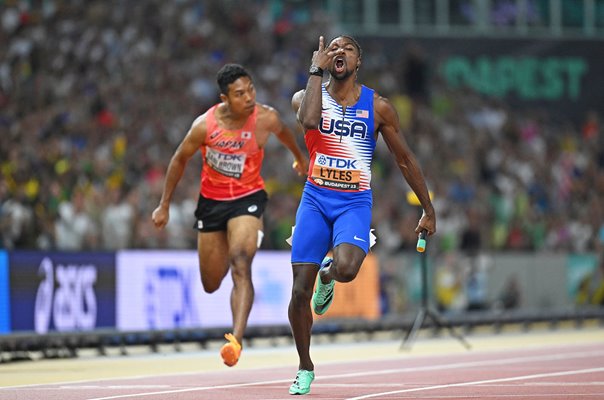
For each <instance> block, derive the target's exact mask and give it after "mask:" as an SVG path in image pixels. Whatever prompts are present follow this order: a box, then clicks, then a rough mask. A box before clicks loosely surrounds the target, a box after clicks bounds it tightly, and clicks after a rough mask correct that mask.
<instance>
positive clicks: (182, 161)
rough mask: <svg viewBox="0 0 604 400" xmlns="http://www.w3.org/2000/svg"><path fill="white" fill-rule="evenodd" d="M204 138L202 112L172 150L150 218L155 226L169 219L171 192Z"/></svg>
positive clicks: (165, 222)
mask: <svg viewBox="0 0 604 400" xmlns="http://www.w3.org/2000/svg"><path fill="white" fill-rule="evenodd" d="M205 138H206V114H203V115H201V116H199V117H197V118H196V119H195V121H193V124H192V125H191V128H190V129H189V131H188V132H187V134H186V136H185V137H184V139H183V140H182V142H181V143H180V145H179V146H178V148H177V149H176V151H175V152H174V155H173V156H172V159H171V160H170V164H168V170H167V172H166V180H165V182H164V190H163V192H162V196H161V200H160V201H159V205H158V206H157V208H156V209H155V210H154V211H153V215H152V219H153V223H154V224H155V226H156V227H157V228H163V227H164V226H166V224H167V223H168V220H169V219H170V214H169V209H170V201H171V200H172V194H173V193H174V189H175V188H176V185H177V184H178V182H179V181H180V179H181V178H182V175H183V173H184V171H185V167H186V166H187V163H188V162H189V160H190V159H191V157H193V155H194V154H195V152H197V150H198V149H199V147H200V146H201V145H202V143H203V142H204V141H205Z"/></svg>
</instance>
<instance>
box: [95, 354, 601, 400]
mask: <svg viewBox="0 0 604 400" xmlns="http://www.w3.org/2000/svg"><path fill="white" fill-rule="evenodd" d="M599 356H604V351H581V352H571V353H563V354H550V355H539V356H526V357H512V358H507V359H499V360H482V361H467V362H460V363H452V364H441V365H429V366H424V367H407V368H396V369H384V370H374V371H363V372H355V373H347V374H334V375H325V376H318V377H317V378H316V380H324V379H338V378H355V377H362V376H374V375H385V374H400V373H404V372H426V371H437V370H450V369H460V368H471V367H485V366H499V365H510V364H518V363H526V362H541V361H555V360H568V359H572V358H577V359H579V358H590V357H599ZM596 369H598V370H602V371H604V367H602V368H596ZM527 376H528V375H527ZM552 376H556V375H552ZM503 379H509V378H503ZM290 382H292V379H279V380H270V381H261V382H250V383H237V384H227V385H216V386H202V387H195V388H186V389H175V390H164V391H156V392H147V393H132V394H124V395H114V396H106V397H94V398H88V399H87V400H113V399H125V398H131V397H145V396H156V395H166V394H175V393H186V392H196V391H207V390H215V389H230V388H240V387H250V386H262V385H273V384H280V383H290ZM476 382H481V381H476ZM484 382H485V383H489V381H488V380H487V381H484ZM493 382H498V381H497V380H494V381H493ZM459 385H468V383H461V384H459ZM444 387H446V386H444ZM434 388H437V387H436V386H434ZM408 390H409V391H418V390H429V389H425V388H414V389H408ZM388 393H404V391H402V392H401V391H395V392H388ZM380 395H386V394H380ZM370 397H378V395H375V394H373V395H370ZM370 397H358V399H364V398H370ZM354 399H357V398H354ZM351 400H352V399H351Z"/></svg>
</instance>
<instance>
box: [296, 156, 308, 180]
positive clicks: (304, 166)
mask: <svg viewBox="0 0 604 400" xmlns="http://www.w3.org/2000/svg"><path fill="white" fill-rule="evenodd" d="M292 168H293V169H294V170H296V172H297V173H298V176H304V175H306V174H307V173H308V159H307V158H306V157H304V159H303V160H302V161H301V162H299V161H298V160H296V161H294V163H293V164H292Z"/></svg>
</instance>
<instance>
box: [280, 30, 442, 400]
mask: <svg viewBox="0 0 604 400" xmlns="http://www.w3.org/2000/svg"><path fill="white" fill-rule="evenodd" d="M360 65H361V47H360V46H359V44H358V43H357V41H356V40H355V39H354V38H352V37H350V36H338V37H336V38H335V39H333V40H332V41H331V42H330V43H329V45H328V46H327V47H325V44H324V39H323V37H322V36H321V37H320V38H319V48H318V50H317V51H315V52H314V53H313V57H312V65H311V67H310V70H309V78H308V83H307V84H306V89H305V90H301V91H299V92H297V93H296V94H294V96H293V98H292V106H293V108H294V111H295V112H296V115H297V118H298V121H299V123H300V125H301V126H302V128H303V130H304V140H305V142H306V146H307V148H308V151H309V155H310V165H309V169H308V180H307V182H306V185H305V187H304V192H303V194H302V199H301V200H300V205H299V207H298V212H297V214H296V226H295V230H294V233H293V237H292V268H293V276H294V281H293V288H292V297H291V301H290V304H289V320H290V324H291V329H292V334H293V336H294V340H295V342H296V349H297V351H298V356H299V365H298V373H297V375H296V379H295V380H294V383H293V384H292V385H291V387H290V388H289V393H290V394H294V395H296V394H306V393H309V392H310V384H311V383H312V381H313V380H314V377H315V374H314V364H313V362H312V360H311V358H310V336H311V327H312V323H313V316H312V311H311V309H310V307H309V304H310V302H311V296H312V307H313V309H314V311H315V313H317V314H323V313H325V312H326V311H327V309H328V308H329V306H330V305H331V302H332V300H333V295H334V285H335V282H336V281H337V282H350V281H352V280H353V279H354V278H355V277H356V275H357V273H358V272H359V268H360V267H361V264H362V263H363V260H364V259H365V256H366V255H367V252H368V251H369V242H370V223H371V207H372V193H371V186H370V184H371V161H372V159H373V151H374V149H375V144H376V140H377V138H378V133H381V134H382V136H383V138H384V140H385V141H386V144H387V145H388V148H389V149H390V151H391V152H392V154H393V155H394V157H395V159H396V163H397V165H398V166H399V168H400V170H401V172H402V174H403V177H404V178H405V180H406V181H407V183H408V184H409V186H410V187H411V189H412V190H413V191H414V192H415V194H416V195H417V197H418V199H419V201H420V203H421V205H422V207H423V214H422V216H421V218H420V220H419V223H418V224H417V227H416V228H415V232H416V233H418V234H419V233H420V232H421V231H422V230H425V231H427V233H428V235H432V234H434V233H435V232H436V216H435V214H434V208H433V206H432V202H431V201H430V196H429V194H428V189H427V187H426V182H425V180H424V176H423V174H422V171H421V169H420V167H419V165H418V163H417V161H416V159H415V156H414V155H413V153H412V152H411V150H410V149H409V147H408V146H407V143H406V141H405V139H404V138H403V135H402V134H401V130H400V126H399V119H398V115H397V113H396V110H395V109H394V107H393V106H392V104H391V103H390V102H389V101H388V100H387V99H386V98H384V97H381V96H380V95H378V94H377V93H375V91H373V90H372V89H369V88H368V87H366V86H364V85H361V84H359V83H357V71H358V69H359V66H360ZM324 71H328V72H329V75H330V77H329V80H328V81H327V82H326V83H325V84H323V83H322V82H323V79H322V77H323V72H324ZM405 197H406V196H405V195H403V194H401V198H405ZM330 250H333V259H331V258H327V257H325V255H326V254H327V253H328V252H329V251H330ZM324 257H325V258H324ZM317 272H318V278H317ZM315 280H316V281H317V287H316V290H315V292H314V294H313V286H314V283H315Z"/></svg>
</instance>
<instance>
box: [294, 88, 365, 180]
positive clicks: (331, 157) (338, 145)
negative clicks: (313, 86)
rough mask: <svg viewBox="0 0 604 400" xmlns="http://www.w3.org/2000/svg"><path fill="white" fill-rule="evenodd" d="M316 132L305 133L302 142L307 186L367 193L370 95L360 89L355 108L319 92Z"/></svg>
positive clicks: (325, 92)
mask: <svg viewBox="0 0 604 400" xmlns="http://www.w3.org/2000/svg"><path fill="white" fill-rule="evenodd" d="M321 93H322V103H321V122H320V123H319V129H310V130H308V131H306V134H305V135H304V140H305V141H306V147H307V148H308V152H309V154H310V165H309V169H308V182H310V183H312V184H314V185H316V186H319V187H322V188H326V189H331V190H337V191H345V192H361V191H366V190H370V189H371V186H370V184H371V162H372V160H373V151H374V150H375V143H376V141H375V135H374V126H373V94H374V91H373V90H372V89H369V88H368V87H366V86H361V96H360V97H359V100H358V102H357V103H356V104H354V105H351V106H348V107H346V114H345V115H344V114H343V107H342V106H341V105H339V104H338V103H337V102H336V101H335V100H334V99H333V98H332V97H331V96H330V95H329V93H328V92H327V89H326V86H325V85H323V86H322V89H321Z"/></svg>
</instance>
